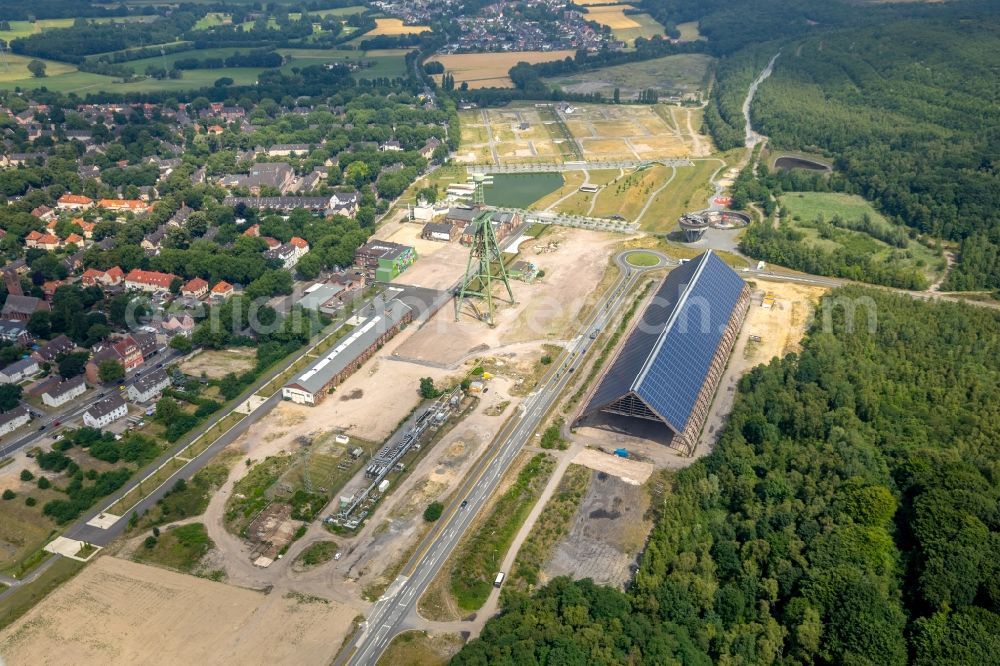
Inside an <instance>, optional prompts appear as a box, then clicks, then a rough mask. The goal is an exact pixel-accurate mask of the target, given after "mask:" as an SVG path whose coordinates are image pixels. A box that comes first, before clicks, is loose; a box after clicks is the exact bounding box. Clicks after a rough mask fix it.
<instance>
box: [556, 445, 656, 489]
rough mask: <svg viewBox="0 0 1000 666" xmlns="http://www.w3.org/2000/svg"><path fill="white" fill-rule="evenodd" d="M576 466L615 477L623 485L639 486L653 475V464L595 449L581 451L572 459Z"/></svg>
mask: <svg viewBox="0 0 1000 666" xmlns="http://www.w3.org/2000/svg"><path fill="white" fill-rule="evenodd" d="M573 462H574V463H576V464H577V465H583V466H584V467H589V468H590V469H592V470H595V471H597V472H605V473H607V474H610V475H612V476H617V477H618V478H619V479H621V480H622V481H624V482H625V483H628V484H631V485H634V486H641V485H642V484H644V483H646V479H648V478H649V476H650V475H651V474H652V473H653V468H654V467H653V464H652V463H648V462H639V461H638V460H629V459H628V458H619V457H618V456H613V455H611V454H610V453H602V452H600V451H597V450H595V449H583V450H582V451H580V452H579V453H577V454H576V456H575V457H574V458H573Z"/></svg>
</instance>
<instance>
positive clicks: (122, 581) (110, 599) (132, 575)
mask: <svg viewBox="0 0 1000 666" xmlns="http://www.w3.org/2000/svg"><path fill="white" fill-rule="evenodd" d="M352 619H353V613H351V612H345V609H344V607H343V606H341V605H340V604H337V603H335V602H332V601H327V600H323V599H319V598H315V599H313V598H309V597H305V596H295V595H287V596H286V595H279V594H270V595H267V594H262V593H260V592H254V591H251V590H245V589H240V588H237V587H231V586H228V585H224V584H221V583H215V582H212V581H208V580H204V579H201V578H195V577H193V576H186V575H184V574H179V573H174V572H171V571H167V570H164V569H160V568H157V567H151V566H146V565H142V564H136V563H134V562H128V561H126V560H121V559H118V558H114V557H101V558H99V559H98V560H97V561H96V562H94V563H93V564H92V565H90V566H88V567H87V568H86V569H84V570H83V571H82V572H81V573H80V574H79V575H78V576H77V577H76V578H74V579H72V580H71V581H69V582H68V583H66V584H65V585H63V586H62V587H60V588H59V589H57V590H56V591H55V592H53V593H52V594H51V595H50V596H49V597H48V598H46V599H45V600H44V601H43V602H42V603H40V604H39V605H37V606H36V607H35V608H34V609H32V610H31V611H29V612H28V613H27V614H26V615H25V616H24V617H22V618H21V619H19V620H18V621H17V622H15V623H14V624H13V625H11V626H9V627H7V628H6V629H4V630H3V632H0V654H2V655H3V657H4V659H5V660H6V662H7V663H8V664H11V666H14V665H16V664H78V665H87V664H94V665H95V666H97V665H100V666H105V665H107V664H123V665H124V664H155V663H178V664H183V663H194V664H230V663H240V664H296V665H298V664H327V663H329V662H330V661H331V660H332V658H333V656H334V655H335V654H336V652H337V650H338V649H339V647H340V644H341V641H342V640H343V637H344V636H346V634H347V631H348V629H349V627H350V625H351V621H352ZM167 629H169V630H167Z"/></svg>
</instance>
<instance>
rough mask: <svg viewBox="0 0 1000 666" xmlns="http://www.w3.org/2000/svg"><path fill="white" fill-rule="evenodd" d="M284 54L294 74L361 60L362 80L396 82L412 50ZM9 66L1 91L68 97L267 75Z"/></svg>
mask: <svg viewBox="0 0 1000 666" xmlns="http://www.w3.org/2000/svg"><path fill="white" fill-rule="evenodd" d="M237 51H242V52H243V53H246V52H247V49H246V48H243V49H238V48H215V49H202V50H193V51H182V52H180V53H169V54H167V55H164V56H157V57H154V58H142V59H140V60H132V61H129V62H127V63H124V64H125V65H127V66H128V67H131V68H132V69H133V70H134V71H135V72H136V74H142V73H143V72H145V70H146V67H148V66H150V65H154V66H156V67H163V68H165V69H170V68H172V67H173V64H174V62H176V61H177V60H180V59H182V58H198V59H205V58H225V57H227V56H230V55H232V54H234V53H236V52H237ZM278 52H279V53H281V54H282V55H284V56H287V57H289V58H290V59H289V61H288V62H286V63H285V64H284V65H282V67H281V69H282V70H283V71H286V72H290V71H291V70H292V69H293V68H295V67H300V68H301V67H308V66H309V65H318V64H323V63H328V62H350V61H352V60H353V61H357V60H362V59H363V60H370V61H373V65H372V66H371V67H367V68H364V69H361V70H359V71H358V72H356V73H355V76H356V77H357V78H359V79H373V78H379V77H389V78H395V77H400V76H405V75H406V61H405V56H406V51H405V50H402V49H382V50H376V51H348V50H340V49H278ZM7 60H8V64H9V67H8V68H7V69H4V68H3V67H2V66H0V89H3V88H6V89H11V88H14V87H21V88H29V89H31V88H37V87H41V86H45V87H46V88H48V89H49V90H52V91H55V92H62V93H70V92H76V93H79V94H86V93H88V92H98V91H102V90H103V91H106V92H113V93H114V92H122V93H127V92H159V91H183V90H197V89H199V88H204V87H208V86H212V85H213V84H214V83H215V82H216V81H217V80H218V79H220V78H223V77H229V78H231V79H232V80H233V82H234V84H235V85H253V84H254V83H256V81H257V76H258V75H259V74H260V73H261V72H262V71H264V68H260V67H224V68H222V69H193V70H185V71H184V74H183V77H182V78H180V79H163V80H156V79H152V78H148V79H141V80H139V81H132V82H129V83H121V82H120V80H119V79H117V78H115V77H111V76H104V75H102V74H91V73H89V72H81V71H79V70H78V69H77V68H76V67H75V66H73V65H70V64H67V63H60V62H54V61H45V63H46V65H47V70H46V76H45V77H44V78H41V79H37V78H34V77H32V76H31V73H30V72H29V71H28V69H27V65H28V62H29V61H30V60H31V58H27V57H24V56H17V55H13V54H7Z"/></svg>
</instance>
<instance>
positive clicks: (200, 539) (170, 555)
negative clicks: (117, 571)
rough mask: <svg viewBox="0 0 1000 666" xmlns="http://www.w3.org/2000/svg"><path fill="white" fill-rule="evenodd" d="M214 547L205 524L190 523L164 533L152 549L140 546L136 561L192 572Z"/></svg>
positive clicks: (136, 552)
mask: <svg viewBox="0 0 1000 666" xmlns="http://www.w3.org/2000/svg"><path fill="white" fill-rule="evenodd" d="M154 538H155V537H154ZM150 543H152V542H150ZM214 547H215V544H214V543H213V542H212V540H211V539H210V538H209V537H208V532H207V531H206V530H205V526H204V525H203V524H201V523H189V524H187V525H181V526H180V527H174V528H172V529H168V530H165V531H163V532H162V533H161V534H160V536H159V538H156V543H155V544H154V545H153V546H152V548H149V547H147V546H146V545H145V544H143V545H142V546H140V547H139V548H138V549H137V550H136V551H135V560H136V561H137V562H150V563H153V564H159V565H161V566H165V567H170V568H171V569H176V570H178V571H186V572H190V571H194V570H195V569H196V568H197V567H198V564H199V563H200V562H201V558H203V557H204V556H205V554H206V553H208V551H209V550H211V549H212V548H214Z"/></svg>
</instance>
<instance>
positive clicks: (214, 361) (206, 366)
mask: <svg viewBox="0 0 1000 666" xmlns="http://www.w3.org/2000/svg"><path fill="white" fill-rule="evenodd" d="M255 362H256V359H255V356H254V350H253V349H249V348H239V349H222V350H220V351H203V352H200V353H198V354H195V355H194V356H192V357H191V358H190V359H188V360H186V361H184V362H183V363H182V364H181V365H180V368H181V372H183V373H184V374H186V375H191V376H192V377H200V376H201V374H202V373H205V376H206V377H208V378H209V379H221V378H222V377H225V376H226V375H227V374H228V373H230V372H235V373H236V374H239V373H241V372H243V371H244V370H249V369H251V368H253V366H254V363H255Z"/></svg>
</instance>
